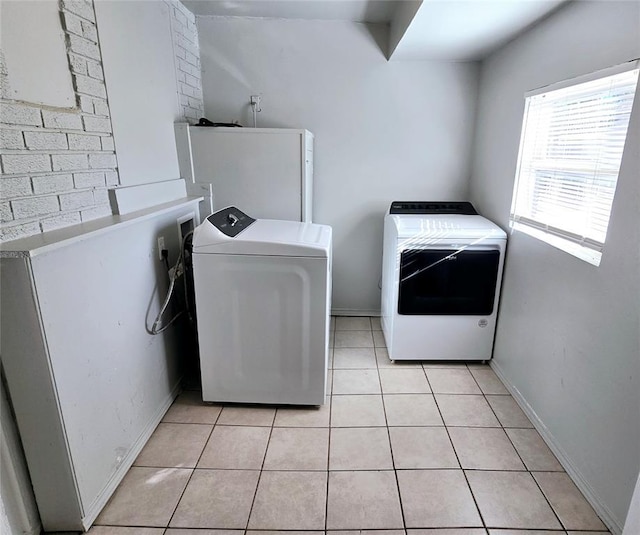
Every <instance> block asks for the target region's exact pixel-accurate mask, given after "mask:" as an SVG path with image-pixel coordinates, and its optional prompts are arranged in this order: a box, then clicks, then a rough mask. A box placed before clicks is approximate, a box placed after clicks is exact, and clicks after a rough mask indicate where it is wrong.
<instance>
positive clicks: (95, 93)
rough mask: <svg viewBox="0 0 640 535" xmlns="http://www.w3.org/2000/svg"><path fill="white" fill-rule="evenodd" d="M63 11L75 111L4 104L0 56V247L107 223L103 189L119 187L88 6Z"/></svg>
mask: <svg viewBox="0 0 640 535" xmlns="http://www.w3.org/2000/svg"><path fill="white" fill-rule="evenodd" d="M60 5H61V8H60V9H61V20H62V24H63V29H64V32H65V37H66V42H67V51H68V53H67V55H68V59H69V69H70V70H71V73H72V79H73V84H74V89H75V92H76V102H77V106H76V108H74V109H71V110H68V109H52V108H44V107H42V106H37V105H30V104H28V103H22V102H16V101H11V100H8V99H7V98H5V97H7V96H8V95H9V93H8V90H7V88H9V87H10V86H11V73H10V72H7V68H6V65H5V64H4V60H3V56H2V54H1V52H2V51H1V50H0V89H1V91H2V93H1V97H2V99H1V100H0V124H1V126H2V128H0V168H1V170H2V176H1V177H0V219H1V221H0V242H2V241H7V240H12V239H16V238H21V237H24V236H29V235H32V234H37V233H39V232H45V231H48V230H53V229H56V228H60V227H65V226H68V225H74V224H77V223H80V222H82V221H87V220H90V219H95V218H98V217H104V216H107V215H110V214H111V209H110V207H109V201H108V196H107V187H108V186H109V187H111V186H115V185H117V184H118V183H119V178H118V172H117V160H116V155H115V151H114V143H113V137H112V134H111V132H112V129H111V118H110V113H109V105H108V102H107V94H106V88H105V84H104V75H103V71H102V57H101V52H100V45H99V42H98V32H97V28H96V24H95V14H94V8H93V1H92V0H61V2H60ZM171 5H172V9H176V5H174V4H171ZM177 9H179V10H180V12H182V10H184V11H186V9H185V8H184V7H182V6H181V5H177ZM187 13H188V11H187ZM185 17H186V15H185ZM187 22H188V21H187ZM187 26H188V25H187ZM185 31H188V28H187V30H185ZM192 39H193V37H192ZM195 43H196V46H197V37H196V39H195ZM190 74H192V75H193V73H190ZM198 85H199V81H198ZM194 89H197V88H194ZM200 95H201V90H200ZM196 98H197V97H196ZM200 102H201V100H200Z"/></svg>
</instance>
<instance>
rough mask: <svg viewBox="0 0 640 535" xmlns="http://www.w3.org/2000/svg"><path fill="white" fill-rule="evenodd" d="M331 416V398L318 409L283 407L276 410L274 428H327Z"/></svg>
mask: <svg viewBox="0 0 640 535" xmlns="http://www.w3.org/2000/svg"><path fill="white" fill-rule="evenodd" d="M330 414H331V396H330V395H329V396H328V397H327V402H326V403H325V404H324V405H320V406H319V407H286V408H285V407H283V408H278V410H277V412H276V419H275V421H274V422H273V425H274V426H275V427H329V416H330Z"/></svg>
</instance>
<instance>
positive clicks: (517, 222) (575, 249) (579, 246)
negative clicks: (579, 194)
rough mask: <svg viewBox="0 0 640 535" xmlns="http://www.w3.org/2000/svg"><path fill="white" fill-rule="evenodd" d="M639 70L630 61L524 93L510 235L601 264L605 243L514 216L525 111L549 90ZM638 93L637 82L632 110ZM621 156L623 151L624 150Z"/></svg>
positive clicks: (639, 86) (510, 217)
mask: <svg viewBox="0 0 640 535" xmlns="http://www.w3.org/2000/svg"><path fill="white" fill-rule="evenodd" d="M639 67H640V60H638V59H635V60H633V61H630V62H627V63H624V64H622V65H617V66H615V67H611V68H608V69H604V70H600V71H597V72H594V73H591V74H588V75H585V76H580V77H577V78H572V79H569V80H564V81H562V82H558V83H555V84H551V85H548V86H544V87H541V88H538V89H535V90H532V91H529V92H527V93H525V95H524V96H525V109H524V115H523V120H522V131H521V136H520V146H519V150H518V163H517V166H516V175H515V181H514V188H513V197H512V203H511V211H510V216H509V226H510V228H511V231H512V233H513V232H515V231H520V232H524V233H526V234H528V235H530V236H532V237H534V238H536V239H539V240H541V241H543V242H545V243H548V244H549V245H552V246H553V247H556V248H558V249H561V250H563V251H565V252H567V253H569V254H571V255H573V256H576V257H578V258H580V259H582V260H584V261H586V262H588V263H590V264H593V265H594V266H599V265H600V261H601V258H602V250H603V246H604V240H603V242H602V243H600V242H599V241H596V240H591V239H588V238H585V237H583V236H579V235H576V234H575V233H572V232H569V231H568V230H566V229H561V228H556V227H552V226H549V225H540V224H539V223H537V222H535V221H533V220H531V219H528V218H527V217H523V216H522V214H517V213H516V201H517V199H518V192H519V190H518V186H519V184H520V183H521V182H520V176H521V169H522V159H523V151H524V145H525V143H524V142H525V132H526V127H527V111H528V109H529V102H530V100H529V99H530V98H531V97H534V96H537V95H542V94H545V93H550V92H552V91H556V90H559V89H564V88H567V87H571V86H576V85H579V84H583V83H586V82H591V81H594V80H598V79H602V78H607V77H610V76H614V75H617V74H621V73H624V72H629V71H633V70H636V69H638V68H639ZM639 91H640V82H638V84H637V86H636V92H635V96H634V104H633V105H634V107H635V106H638V105H639V103H638V101H637V97H638V92H639ZM632 113H633V111H632ZM628 135H629V130H628V129H627V138H628ZM625 145H626V143H625ZM623 153H624V149H623ZM619 173H620V170H619V169H618V176H617V177H616V189H617V178H619ZM614 197H615V192H614ZM609 215H610V214H609Z"/></svg>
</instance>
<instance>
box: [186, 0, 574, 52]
mask: <svg viewBox="0 0 640 535" xmlns="http://www.w3.org/2000/svg"><path fill="white" fill-rule="evenodd" d="M182 1H183V3H184V4H185V6H186V7H187V8H189V9H190V10H191V11H192V12H193V13H195V14H196V15H199V16H232V17H260V18H278V19H305V20H344V21H353V22H370V23H386V24H389V25H390V28H391V39H390V41H391V42H390V50H389V51H388V56H389V58H390V59H393V60H397V59H398V60H425V59H431V60H452V61H475V60H481V59H483V58H484V57H486V56H487V55H488V54H490V53H491V52H492V51H494V50H495V49H497V48H499V47H500V46H501V45H503V44H504V43H506V42H508V41H510V40H511V39H513V38H514V37H515V36H516V35H518V34H519V33H522V32H523V31H525V30H526V29H527V28H529V27H530V26H531V25H533V24H535V23H536V22H537V21H539V20H540V19H542V18H543V17H545V16H546V15H548V14H549V13H550V12H551V11H553V10H555V9H556V8H557V7H558V6H559V5H560V4H562V3H564V2H565V1H566V0H182ZM385 52H387V51H385Z"/></svg>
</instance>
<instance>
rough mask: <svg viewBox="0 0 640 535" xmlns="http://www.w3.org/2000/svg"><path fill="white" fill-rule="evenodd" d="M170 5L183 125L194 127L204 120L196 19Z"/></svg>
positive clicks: (176, 1)
mask: <svg viewBox="0 0 640 535" xmlns="http://www.w3.org/2000/svg"><path fill="white" fill-rule="evenodd" d="M167 3H168V5H169V12H170V14H171V15H170V19H171V32H172V39H173V51H174V54H175V67H176V82H177V90H178V99H179V105H180V113H181V114H182V119H183V120H184V121H186V122H188V123H190V124H195V123H196V122H197V121H198V119H199V118H200V117H203V116H204V101H203V98H202V75H201V72H202V71H201V65H200V45H199V42H198V28H197V26H196V16H195V15H194V14H193V13H191V11H189V10H188V9H187V8H186V7H185V6H184V4H182V2H180V1H179V0H167Z"/></svg>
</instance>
